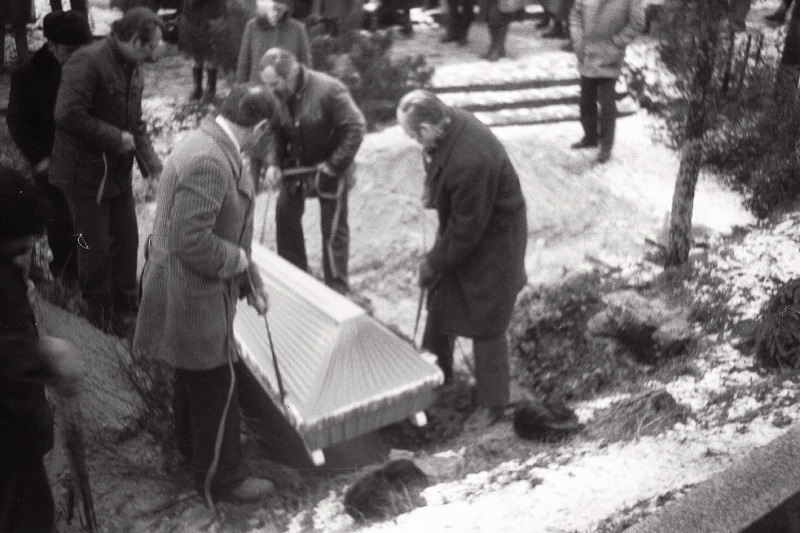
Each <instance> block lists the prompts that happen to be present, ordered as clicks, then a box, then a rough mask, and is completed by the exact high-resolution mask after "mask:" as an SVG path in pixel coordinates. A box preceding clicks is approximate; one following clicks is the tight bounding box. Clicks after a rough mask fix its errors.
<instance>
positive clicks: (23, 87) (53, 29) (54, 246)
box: [6, 11, 92, 279]
mask: <svg viewBox="0 0 800 533" xmlns="http://www.w3.org/2000/svg"><path fill="white" fill-rule="evenodd" d="M43 26H44V36H45V39H47V43H46V44H45V45H44V46H43V47H41V48H40V49H39V51H37V52H36V53H35V54H33V57H31V59H30V60H29V61H28V62H27V63H25V64H24V65H23V66H21V67H20V68H19V69H17V70H16V71H14V73H13V74H12V75H11V88H10V93H9V98H8V115H7V117H6V121H7V122H8V129H9V131H10V132H11V138H12V139H14V142H15V143H16V144H17V146H18V147H19V149H20V151H21V152H22V153H23V154H24V155H25V157H26V158H27V159H28V161H29V162H30V165H31V169H32V171H33V180H34V182H35V183H36V186H37V188H38V189H39V191H40V193H41V194H42V196H44V197H45V198H47V200H48V202H49V203H50V206H51V212H50V215H49V216H48V218H47V222H46V229H47V241H48V243H49V244H50V249H51V250H52V252H53V261H52V262H51V263H50V271H51V272H52V274H53V277H55V278H64V279H77V269H76V264H77V262H76V258H75V254H76V251H75V239H74V237H73V233H74V232H73V231H72V220H71V219H70V215H69V207H68V206H67V201H66V199H65V198H64V194H63V193H62V192H61V191H60V190H59V189H57V188H55V187H53V186H51V185H50V182H49V179H48V173H49V170H50V152H51V150H52V149H53V137H54V135H55V122H54V120H53V110H54V109H55V105H56V95H57V94H58V86H59V84H60V82H61V65H63V64H64V63H66V62H67V60H68V59H69V58H70V56H72V53H73V52H74V51H75V50H77V49H78V48H80V47H81V46H83V45H85V44H88V43H89V42H91V40H92V32H91V30H90V29H89V22H88V21H87V20H86V17H85V16H84V15H82V14H80V13H78V12H77V11H57V12H53V13H48V14H47V15H46V16H45V17H44V23H43Z"/></svg>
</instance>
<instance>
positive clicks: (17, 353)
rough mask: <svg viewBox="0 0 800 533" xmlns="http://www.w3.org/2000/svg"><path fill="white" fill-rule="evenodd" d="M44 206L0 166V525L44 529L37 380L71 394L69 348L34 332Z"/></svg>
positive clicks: (34, 532) (73, 362) (17, 532)
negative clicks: (35, 254) (34, 274)
mask: <svg viewBox="0 0 800 533" xmlns="http://www.w3.org/2000/svg"><path fill="white" fill-rule="evenodd" d="M45 216H46V205H45V203H44V200H43V199H42V197H41V196H40V195H39V194H38V192H37V191H36V189H35V188H34V185H33V184H32V183H31V182H30V181H29V180H27V179H26V178H25V177H24V176H23V175H22V174H21V173H19V172H18V171H16V170H14V169H12V168H10V167H8V166H5V165H0V324H2V328H0V531H3V532H4V533H50V532H51V531H52V530H53V518H54V517H53V515H54V506H53V495H52V493H51V492H50V483H49V481H48V480H47V474H46V473H45V469H44V464H43V463H42V457H43V456H44V454H45V453H47V452H48V451H49V450H50V448H52V447H53V413H52V411H51V410H50V405H49V404H48V402H47V398H46V397H45V394H44V385H50V386H53V387H55V390H56V392H57V393H59V394H60V395H62V396H66V397H69V396H74V395H75V394H76V393H77V392H78V385H79V383H80V376H81V375H82V370H81V365H80V360H79V358H78V356H77V354H76V351H75V348H74V347H73V346H72V345H70V344H69V343H67V342H66V341H63V340H60V339H56V338H54V337H48V336H44V335H40V334H39V332H38V330H37V327H36V324H37V320H36V317H35V313H34V308H33V304H32V298H33V297H34V296H33V286H32V284H31V283H30V281H29V280H28V274H27V272H28V267H29V265H30V263H31V254H32V250H33V246H34V243H35V242H36V239H37V238H38V237H39V235H41V233H42V231H43V229H44V220H45Z"/></svg>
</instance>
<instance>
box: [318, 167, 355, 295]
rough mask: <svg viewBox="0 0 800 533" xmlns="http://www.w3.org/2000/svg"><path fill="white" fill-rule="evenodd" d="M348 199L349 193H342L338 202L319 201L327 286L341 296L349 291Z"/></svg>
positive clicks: (323, 267)
mask: <svg viewBox="0 0 800 533" xmlns="http://www.w3.org/2000/svg"><path fill="white" fill-rule="evenodd" d="M341 179H344V178H341ZM347 197H348V193H347V191H342V192H341V193H340V194H339V198H338V200H323V199H321V198H320V201H319V204H320V223H321V226H322V269H323V272H324V274H325V284H326V285H327V286H329V287H331V288H332V289H334V290H335V291H337V292H339V293H341V294H346V293H347V291H348V290H349V286H348V283H347V262H348V259H349V256H350V226H349V225H348V223H347Z"/></svg>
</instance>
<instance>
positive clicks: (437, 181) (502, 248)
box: [426, 109, 528, 338]
mask: <svg viewBox="0 0 800 533" xmlns="http://www.w3.org/2000/svg"><path fill="white" fill-rule="evenodd" d="M426 166H427V176H426V187H427V190H428V193H429V202H430V204H429V205H431V206H433V207H434V208H436V210H437V212H438V215H439V231H438V235H437V237H436V242H435V243H434V244H433V247H432V248H431V250H430V251H429V252H428V254H427V260H428V263H429V264H430V266H431V268H432V269H433V270H434V272H435V273H437V274H438V276H439V281H438V282H437V284H436V286H435V289H434V290H435V298H434V302H432V303H433V307H434V308H433V309H431V310H430V311H431V312H437V313H440V314H441V317H442V320H441V323H442V324H443V328H444V329H445V330H446V331H443V332H442V333H448V334H452V335H459V336H463V337H472V338H480V337H495V336H497V335H500V334H502V333H503V332H504V331H505V329H506V328H507V327H508V322H509V320H510V318H511V311H512V310H513V308H514V303H515V301H516V297H517V293H519V291H520V289H522V287H523V286H524V285H525V282H526V280H527V278H526V275H525V246H526V244H527V238H528V229H527V228H528V226H527V219H526V214H525V199H524V198H523V196H522V191H521V189H520V184H519V178H518V177H517V173H516V171H515V170H514V166H513V165H512V164H511V160H510V159H509V157H508V154H507V153H506V150H505V148H504V147H503V145H502V144H501V143H500V141H499V140H498V139H497V137H495V136H494V134H493V133H492V132H491V131H490V130H489V128H488V127H486V126H485V125H484V124H482V123H481V122H480V121H479V120H478V119H477V118H475V116H474V115H472V114H471V113H469V112H467V111H463V110H459V109H453V110H451V121H450V124H449V125H448V126H447V130H446V132H445V135H444V138H443V139H442V140H441V141H440V143H439V144H438V146H437V148H436V150H435V151H433V152H432V153H431V154H430V159H429V161H428V164H427V165H426Z"/></svg>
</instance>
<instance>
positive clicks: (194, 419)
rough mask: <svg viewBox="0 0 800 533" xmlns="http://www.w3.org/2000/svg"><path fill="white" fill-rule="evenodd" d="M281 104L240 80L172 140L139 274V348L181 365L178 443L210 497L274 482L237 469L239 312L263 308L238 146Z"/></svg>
mask: <svg viewBox="0 0 800 533" xmlns="http://www.w3.org/2000/svg"><path fill="white" fill-rule="evenodd" d="M276 105H277V104H276V102H275V100H274V98H273V96H272V94H271V93H270V92H269V90H268V89H266V88H264V87H260V86H245V85H237V86H234V88H233V89H232V90H231V93H230V94H229V95H228V97H227V98H226V100H225V101H224V102H223V104H222V108H221V114H220V115H219V116H217V117H216V118H210V117H209V118H207V119H205V121H204V122H203V123H202V124H201V126H200V128H199V129H198V130H195V131H193V132H191V133H190V134H188V135H187V136H186V138H185V139H184V140H183V141H182V142H181V143H180V144H178V146H176V147H175V149H174V150H173V152H172V154H171V155H170V157H169V159H168V160H167V163H166V167H165V169H164V174H163V178H162V181H161V183H160V186H159V191H158V198H157V202H158V207H157V209H156V218H155V223H154V226H153V233H152V234H151V236H150V239H149V242H148V259H147V261H146V263H145V266H144V271H143V274H142V289H143V290H142V301H141V307H140V309H141V311H140V313H139V319H138V322H137V324H136V334H135V335H134V341H133V348H134V350H135V351H136V352H138V353H141V354H142V355H144V356H146V357H151V358H154V359H157V360H161V361H164V362H166V363H167V364H169V365H170V366H172V367H174V368H175V380H174V382H173V390H174V394H175V396H174V404H173V405H174V415H175V433H176V443H177V448H178V450H179V451H180V452H181V453H182V454H183V455H184V457H185V458H186V459H187V460H189V461H190V462H191V465H192V474H193V476H194V481H195V485H196V487H197V490H198V491H199V492H200V494H201V495H204V496H205V497H206V499H213V500H216V499H233V500H239V501H251V500H256V499H259V498H261V497H263V496H264V495H265V494H267V493H268V492H270V491H271V490H273V489H274V487H273V486H272V484H271V483H270V482H269V481H268V480H264V479H256V478H246V477H245V476H244V475H243V473H242V472H241V462H242V452H241V443H240V440H239V404H238V400H237V386H236V373H237V371H238V370H237V369H238V366H239V365H240V362H239V357H238V351H237V349H236V345H235V344H234V339H233V320H234V316H235V313H236V302H237V301H238V300H239V299H240V298H243V297H245V296H246V297H247V298H248V302H249V303H250V304H251V305H252V306H253V307H255V308H256V310H258V311H259V312H260V313H262V314H264V313H266V311H267V294H266V292H265V291H264V288H263V283H262V281H261V277H260V276H259V274H258V270H257V269H256V267H255V265H253V264H251V263H250V249H251V243H252V240H253V210H254V207H255V184H254V182H253V176H252V173H251V172H250V170H249V169H248V168H247V159H246V158H245V159H242V155H241V154H242V153H245V154H247V153H249V151H250V150H251V149H252V147H253V145H254V144H255V143H256V142H257V140H258V138H259V137H261V136H262V135H264V134H265V133H266V132H267V131H268V129H269V127H270V123H269V122H270V120H271V119H272V118H273V116H274V115H273V114H274V112H275V109H276ZM218 435H221V441H220V443H219V444H217V439H218Z"/></svg>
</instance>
